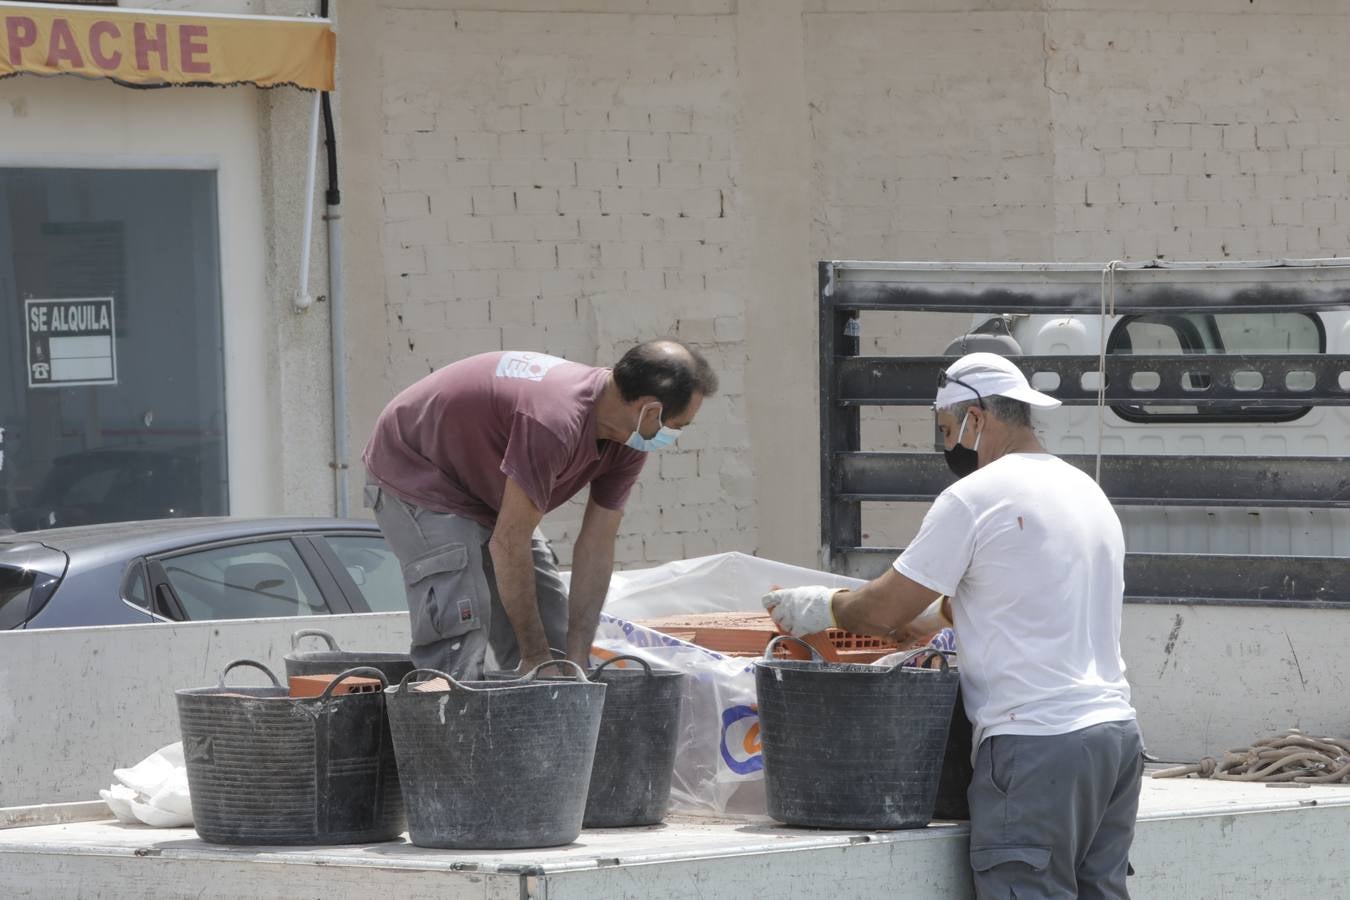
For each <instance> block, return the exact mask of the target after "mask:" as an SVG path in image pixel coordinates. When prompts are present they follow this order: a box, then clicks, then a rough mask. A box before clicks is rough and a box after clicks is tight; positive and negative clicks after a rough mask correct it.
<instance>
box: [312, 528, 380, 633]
mask: <svg viewBox="0 0 1350 900" xmlns="http://www.w3.org/2000/svg"><path fill="white" fill-rule="evenodd" d="M305 537H306V538H307V539H308V541H309V543H310V546H311V547H312V548H313V550H314V553H315V555H316V556H318V558H319V559H321V560H322V561H323V563H324V565H325V566H327V567H328V571H329V575H330V576H331V577H332V579H333V581H334V583H335V584H336V585H337V586H338V588H339V589H340V590H341V591H342V592H343V595H344V597H345V598H346V600H347V602H348V604H350V605H351V607H352V611H353V612H358V613H374V612H376V610H373V609H371V608H370V602H369V601H368V600H366V595H365V594H364V593H362V591H361V586H360V585H358V584H357V583H356V581H355V580H354V579H353V578H352V576H351V574H350V573H349V572H348V571H347V567H346V566H344V565H343V564H342V560H341V559H339V558H338V555H337V552H336V551H334V550H333V548H332V547H330V546H329V545H328V541H327V539H328V538H330V537H364V538H378V539H379V540H381V541H384V542H385V546H386V547H388V544H389V542H388V541H386V540H385V537H384V533H383V532H381V531H379V530H378V529H374V528H372V529H369V530H361V529H353V530H350V531H346V530H344V531H332V530H329V531H313V532H309V533H308V534H306V535H305ZM389 553H390V555H393V553H394V551H393V550H392V549H391V550H390V551H389ZM395 560H397V557H396V556H395Z"/></svg>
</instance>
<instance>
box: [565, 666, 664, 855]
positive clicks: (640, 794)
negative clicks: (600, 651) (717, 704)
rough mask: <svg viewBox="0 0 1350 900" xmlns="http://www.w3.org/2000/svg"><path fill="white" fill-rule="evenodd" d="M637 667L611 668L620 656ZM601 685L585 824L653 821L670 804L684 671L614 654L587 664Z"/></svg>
mask: <svg viewBox="0 0 1350 900" xmlns="http://www.w3.org/2000/svg"><path fill="white" fill-rule="evenodd" d="M621 660H622V661H625V662H636V663H639V664H640V665H641V666H642V668H640V669H636V668H634V669H612V668H609V666H610V665H611V664H613V663H616V662H619V661H621ZM590 677H591V680H592V681H596V682H599V683H601V684H603V685H605V711H604V715H603V716H601V718H600V738H599V740H598V741H597V743H596V745H595V766H594V767H593V768H592V769H591V786H590V790H589V792H588V793H587V795H586V817H585V826H586V827H587V828H626V827H630V826H634V825H655V824H657V823H658V822H660V821H661V820H662V819H663V818H665V815H666V808H667V807H668V806H669V805H670V777H671V773H672V772H673V771H674V769H675V748H676V746H677V742H678V740H679V737H680V698H681V694H682V691H683V687H684V674H683V673H682V672H675V671H672V670H670V669H653V668H652V667H651V666H650V665H648V663H647V661H646V660H644V659H642V658H640V657H637V656H618V657H615V658H614V659H610V660H606V661H605V662H603V663H601V664H600V665H598V666H596V667H595V668H594V669H592V670H591V676H590Z"/></svg>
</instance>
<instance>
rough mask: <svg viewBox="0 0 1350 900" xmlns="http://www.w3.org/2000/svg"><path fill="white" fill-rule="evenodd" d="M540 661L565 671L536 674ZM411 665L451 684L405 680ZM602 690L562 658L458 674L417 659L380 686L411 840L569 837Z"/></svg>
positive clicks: (446, 844)
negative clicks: (489, 675) (493, 675)
mask: <svg viewBox="0 0 1350 900" xmlns="http://www.w3.org/2000/svg"><path fill="white" fill-rule="evenodd" d="M544 666H559V667H564V668H570V669H571V670H572V671H573V678H572V679H570V680H566V681H564V680H554V679H549V680H542V679H541V680H538V681H536V680H535V678H534V676H535V674H536V673H537V672H538V671H539V669H542V668H544ZM419 674H426V675H429V676H432V677H433V678H443V679H445V681H446V682H447V683H448V684H449V690H441V691H418V690H414V689H412V688H411V687H410V685H409V682H410V681H411V680H412V678H413V676H414V675H419ZM426 680H430V679H426ZM605 690H606V688H605V685H603V684H594V683H592V682H590V681H587V680H586V674H585V672H583V671H582V670H581V667H580V666H577V665H576V664H574V663H570V662H565V661H554V662H549V663H543V664H542V665H540V666H539V667H537V668H535V669H534V670H533V671H531V672H530V673H529V674H527V675H526V676H524V677H523V678H520V679H517V680H515V681H495V682H487V681H478V682H467V683H466V682H459V681H456V680H455V679H454V678H452V677H450V676H449V675H447V674H445V673H444V672H436V671H433V670H430V669H416V670H414V671H413V672H410V673H408V675H406V676H404V678H403V680H402V681H401V682H400V683H399V684H398V685H397V686H395V687H391V688H389V689H388V690H386V691H385V697H386V698H387V699H388V701H389V723H390V725H391V727H392V730H393V735H394V749H395V750H396V752H397V754H398V766H399V773H400V775H401V778H402V782H403V797H404V801H405V805H406V807H407V811H408V836H409V838H410V839H411V841H412V842H413V843H414V844H416V845H417V846H419V847H438V848H444V849H456V850H489V849H490V850H503V849H513V848H522V847H555V846H558V845H560V844H570V843H571V842H572V841H574V840H576V837H577V835H578V834H580V833H581V823H582V817H583V814H584V813H585V809H586V789H587V786H588V784H589V783H590V778H591V765H592V763H593V762H594V759H595V742H596V738H597V736H598V735H599V732H600V715H601V710H602V709H603V706H604V700H605Z"/></svg>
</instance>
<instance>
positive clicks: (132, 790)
mask: <svg viewBox="0 0 1350 900" xmlns="http://www.w3.org/2000/svg"><path fill="white" fill-rule="evenodd" d="M113 777H114V778H116V779H117V782H116V783H114V784H113V785H112V786H111V787H109V788H108V789H107V790H101V791H99V792H98V795H99V796H100V797H102V798H103V802H105V803H107V804H108V809H110V810H111V811H112V814H113V815H114V816H116V817H117V820H118V821H119V822H122V823H124V824H127V825H153V826H155V827H156V828H182V827H183V826H186V825H191V824H192V799H191V797H190V796H189V794H188V781H187V766H186V764H185V763H184V762H183V744H182V742H181V741H179V742H177V743H173V744H169V745H168V746H167V747H161V748H160V749H158V750H156V751H155V752H154V753H151V754H150V755H149V756H147V757H146V758H145V759H143V760H141V761H140V762H138V763H137V764H136V765H134V766H132V767H131V768H129V769H113Z"/></svg>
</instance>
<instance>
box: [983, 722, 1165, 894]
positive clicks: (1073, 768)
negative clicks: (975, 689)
mask: <svg viewBox="0 0 1350 900" xmlns="http://www.w3.org/2000/svg"><path fill="white" fill-rule="evenodd" d="M1143 751H1144V748H1143V742H1142V740H1141V738H1140V736H1139V727H1138V726H1137V725H1136V724H1135V723H1134V722H1133V721H1126V722H1105V723H1103V724H1101V725H1093V726H1091V727H1088V728H1083V729H1081V730H1079V731H1072V732H1069V733H1068V734H1057V735H1050V736H1039V735H1036V736H1032V735H1015V734H1001V735H995V736H994V737H991V738H986V739H985V740H984V741H983V742H982V743H981V744H980V748H979V751H978V752H977V754H976V756H975V774H974V777H973V778H972V779H971V783H970V790H969V791H968V792H967V797H968V798H969V800H970V865H971V869H972V870H973V871H974V876H975V895H976V897H978V898H979V900H994V898H998V900H1009V898H1014V897H1015V898H1018V900H1022V898H1027V897H1033V898H1047V900H1048V898H1054V900H1061V898H1064V900H1070V898H1082V900H1128V898H1129V896H1130V894H1129V891H1128V889H1127V888H1126V886H1125V876H1126V874H1127V872H1128V870H1129V853H1130V844H1131V842H1132V841H1133V840H1134V822H1135V817H1136V815H1137V814H1138V811H1139V789H1140V786H1141V779H1142V778H1143V772H1144V757H1143Z"/></svg>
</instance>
